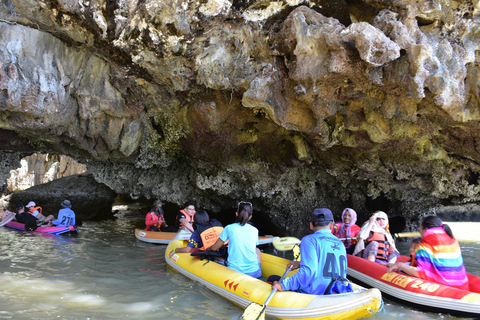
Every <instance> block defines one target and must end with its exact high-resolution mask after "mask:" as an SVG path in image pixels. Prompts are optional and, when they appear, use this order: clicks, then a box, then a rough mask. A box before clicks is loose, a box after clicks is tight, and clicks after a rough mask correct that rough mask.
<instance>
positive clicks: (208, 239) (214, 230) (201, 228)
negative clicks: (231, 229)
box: [195, 219, 223, 251]
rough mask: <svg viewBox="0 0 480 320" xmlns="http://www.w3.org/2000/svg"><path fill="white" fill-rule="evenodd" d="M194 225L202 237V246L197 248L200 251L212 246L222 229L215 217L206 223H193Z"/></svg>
mask: <svg viewBox="0 0 480 320" xmlns="http://www.w3.org/2000/svg"><path fill="white" fill-rule="evenodd" d="M195 226H196V228H197V231H198V233H199V234H200V238H201V239H202V244H203V246H202V247H201V248H199V250H201V251H204V250H206V249H207V248H210V247H211V246H213V245H214V244H215V242H217V239H218V237H219V236H220V233H222V231H223V227H222V224H221V223H220V221H218V220H216V219H212V220H210V222H209V224H208V225H199V224H195Z"/></svg>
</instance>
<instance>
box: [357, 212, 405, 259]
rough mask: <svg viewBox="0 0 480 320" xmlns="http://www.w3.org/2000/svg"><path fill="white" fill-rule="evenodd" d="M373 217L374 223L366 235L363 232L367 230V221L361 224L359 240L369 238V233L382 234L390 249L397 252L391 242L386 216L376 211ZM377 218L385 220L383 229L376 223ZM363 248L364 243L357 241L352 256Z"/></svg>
mask: <svg viewBox="0 0 480 320" xmlns="http://www.w3.org/2000/svg"><path fill="white" fill-rule="evenodd" d="M373 216H374V217H375V221H374V222H373V225H372V228H371V229H370V231H369V232H368V233H366V232H365V231H367V230H366V229H367V226H368V221H366V222H365V223H364V224H363V226H362V228H361V229H360V233H359V237H360V238H361V239H360V240H366V239H367V238H368V237H369V235H370V232H378V233H382V234H384V235H385V238H386V239H387V241H388V243H389V244H390V246H391V247H392V248H394V249H395V250H396V251H398V250H397V249H396V247H395V241H393V238H392V235H391V234H390V230H389V229H388V216H387V214H386V213H385V212H383V211H377V212H375V213H374V214H373ZM377 218H384V219H385V220H386V222H387V226H386V227H385V229H383V228H382V227H380V225H379V224H378V223H377ZM364 248H365V246H364V242H363V241H358V242H357V246H356V247H355V251H354V253H353V254H354V255H356V254H357V253H358V252H360V251H361V250H363V249H364Z"/></svg>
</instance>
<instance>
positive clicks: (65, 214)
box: [52, 200, 75, 227]
mask: <svg viewBox="0 0 480 320" xmlns="http://www.w3.org/2000/svg"><path fill="white" fill-rule="evenodd" d="M61 206H62V207H63V209H60V210H59V211H58V218H57V219H56V220H53V221H52V224H53V225H55V226H57V227H67V226H74V225H75V212H73V211H72V209H70V208H71V207H72V204H71V203H70V201H68V200H63V202H62V203H61Z"/></svg>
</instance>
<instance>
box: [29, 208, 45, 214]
mask: <svg viewBox="0 0 480 320" xmlns="http://www.w3.org/2000/svg"><path fill="white" fill-rule="evenodd" d="M36 210H38V212H40V213H42V208H41V207H35V208H30V209H29V210H28V213H30V214H33V213H34V212H35V211H36Z"/></svg>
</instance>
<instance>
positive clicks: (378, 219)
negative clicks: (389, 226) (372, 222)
mask: <svg viewBox="0 0 480 320" xmlns="http://www.w3.org/2000/svg"><path fill="white" fill-rule="evenodd" d="M380 220H387V219H385V218H377V221H380Z"/></svg>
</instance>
